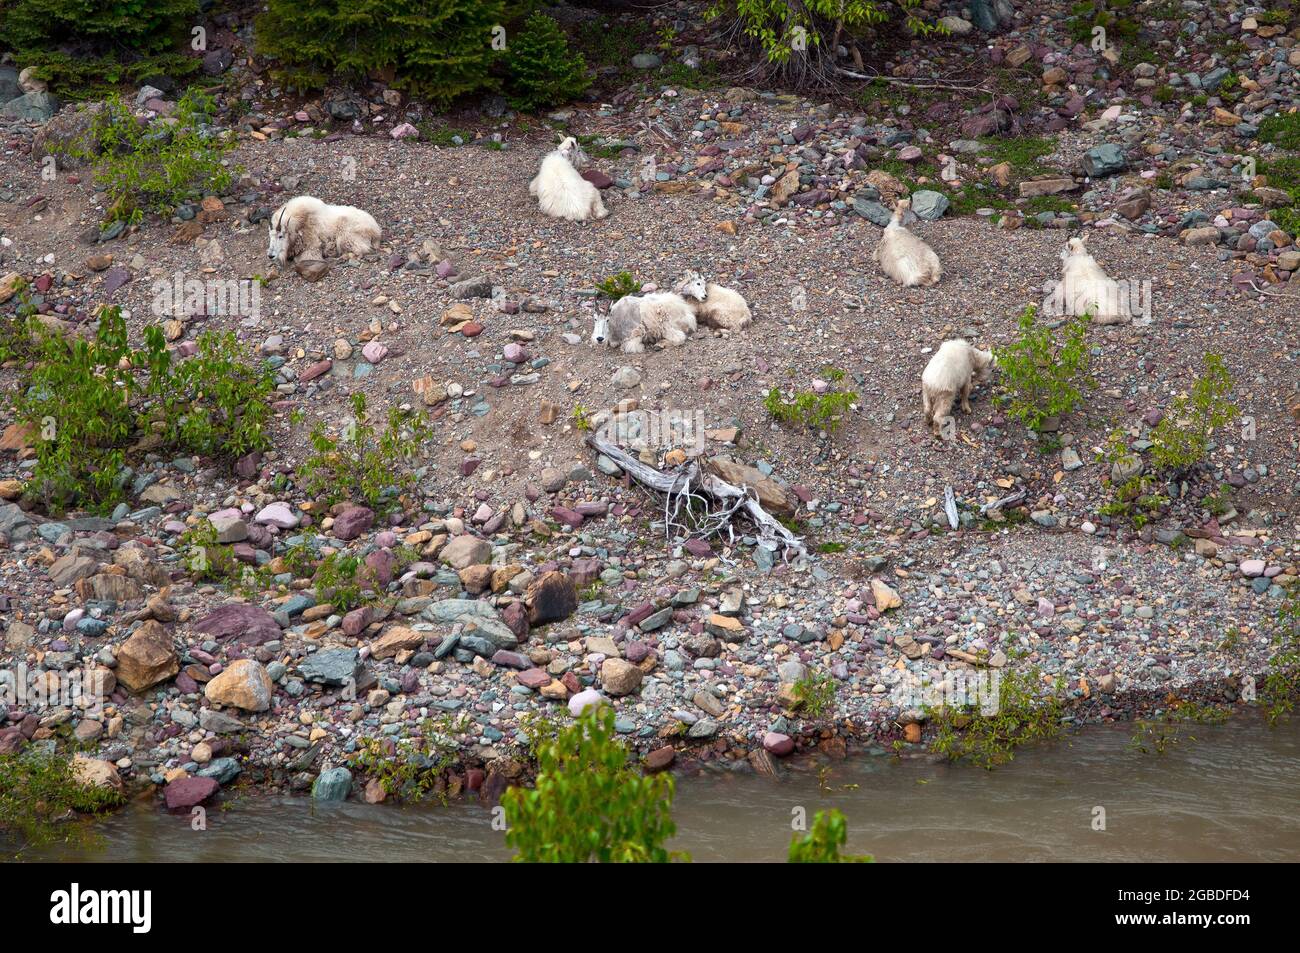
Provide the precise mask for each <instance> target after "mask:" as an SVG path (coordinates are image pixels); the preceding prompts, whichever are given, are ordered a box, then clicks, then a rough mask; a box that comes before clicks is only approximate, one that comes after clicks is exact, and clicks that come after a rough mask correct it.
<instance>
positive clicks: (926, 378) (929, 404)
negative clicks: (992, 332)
mask: <svg viewBox="0 0 1300 953" xmlns="http://www.w3.org/2000/svg"><path fill="white" fill-rule="evenodd" d="M992 374H993V353H992V352H991V351H981V350H980V349H979V348H977V347H974V346H972V345H971V344H968V343H967V342H966V341H964V340H962V339H961V338H956V339H954V340H952V341H944V342H943V344H941V345H940V346H939V350H937V351H935V353H934V357H932V358H930V363H929V364H927V365H925V370H924V371H923V372H922V374H921V406H922V407H923V408H925V422H926V423H927V424H929V425H930V429H931V430H932V431H933V432H934V435H935V436H936V437H937V436H938V435H939V429H940V427H941V426H942V421H943V419H944V418H945V417H947V416H948V415H949V414H951V413H952V404H953V401H954V400H955V399H956V398H957V395H958V394H960V395H961V409H962V410H963V411H965V412H966V413H968V414H969V413H970V412H971V411H970V392H971V387H972V386H974V385H975V384H977V383H979V384H982V383H984V382H985V381H987V380H988V379H989V378H990V377H991V376H992Z"/></svg>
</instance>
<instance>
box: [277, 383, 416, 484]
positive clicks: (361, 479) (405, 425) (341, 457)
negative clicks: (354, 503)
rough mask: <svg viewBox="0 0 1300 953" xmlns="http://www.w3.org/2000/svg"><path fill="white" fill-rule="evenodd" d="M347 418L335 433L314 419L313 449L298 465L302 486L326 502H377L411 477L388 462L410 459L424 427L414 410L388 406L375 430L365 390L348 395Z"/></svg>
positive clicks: (407, 481) (409, 481)
mask: <svg viewBox="0 0 1300 953" xmlns="http://www.w3.org/2000/svg"><path fill="white" fill-rule="evenodd" d="M352 413H353V419H352V420H349V421H348V422H347V424H346V425H345V426H344V428H343V431H342V433H340V434H339V435H338V436H337V437H332V436H330V435H329V434H328V433H327V432H326V430H325V427H324V425H322V424H317V425H316V428H315V429H314V430H312V433H311V438H310V439H311V445H312V448H313V450H314V451H315V452H314V453H312V455H311V456H310V457H308V458H307V461H306V462H305V463H304V464H303V465H302V467H300V468H299V471H298V476H299V478H300V481H301V482H302V485H303V488H304V489H305V490H306V491H307V492H308V493H310V494H311V495H312V496H317V497H321V498H323V499H324V500H325V501H326V502H327V503H331V504H333V503H338V502H340V501H342V500H349V499H364V500H365V501H366V503H367V504H369V505H370V506H372V507H374V506H378V505H379V504H380V503H381V502H382V501H383V500H384V499H385V498H386V496H387V495H388V491H389V490H390V489H396V490H398V491H400V490H402V489H405V488H408V487H410V486H411V485H412V483H413V482H414V478H413V477H411V476H410V475H409V474H400V473H398V472H397V471H396V469H394V467H393V463H394V462H395V461H398V460H411V459H412V458H414V457H415V454H416V452H417V451H418V450H419V447H420V444H422V443H423V442H424V441H425V440H427V439H428V438H429V433H430V431H429V426H428V424H427V423H425V420H424V417H423V415H422V414H420V413H418V412H407V411H402V410H401V409H400V408H397V407H391V408H389V411H388V423H387V426H386V427H385V428H384V429H383V430H382V431H376V429H375V427H374V425H373V424H372V423H371V422H370V421H369V420H368V419H367V417H366V395H365V394H363V393H362V392H361V391H357V392H356V393H355V394H353V395H352Z"/></svg>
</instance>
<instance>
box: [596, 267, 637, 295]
mask: <svg viewBox="0 0 1300 953" xmlns="http://www.w3.org/2000/svg"><path fill="white" fill-rule="evenodd" d="M640 290H641V282H639V281H637V280H636V279H635V278H634V277H632V273H631V272H630V271H620V272H619V273H618V274H617V275H610V276H609V277H608V278H605V279H603V280H601V281H598V282H596V291H597V292H598V293H600V294H601V295H604V296H605V297H606V298H608V299H609V300H610V301H617V300H619V299H620V298H626V297H627V296H628V295H634V294H636V293H637V292H638V291H640Z"/></svg>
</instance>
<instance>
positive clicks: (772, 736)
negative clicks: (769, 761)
mask: <svg viewBox="0 0 1300 953" xmlns="http://www.w3.org/2000/svg"><path fill="white" fill-rule="evenodd" d="M763 748H764V750H766V751H767V752H769V753H770V754H774V755H776V756H777V757H778V758H784V757H785V756H786V755H788V754H789V753H790V752H792V751H794V739H793V738H791V737H790V736H789V735H783V734H781V733H780V732H779V731H769V732H768V733H767V734H765V735H763Z"/></svg>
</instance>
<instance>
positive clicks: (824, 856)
mask: <svg viewBox="0 0 1300 953" xmlns="http://www.w3.org/2000/svg"><path fill="white" fill-rule="evenodd" d="M848 838H849V827H848V823H847V822H846V821H845V819H844V815H843V813H841V812H840V811H838V810H836V809H834V808H832V809H831V810H829V811H818V812H817V814H816V816H814V817H813V825H812V829H811V830H809V831H808V833H807V834H805V835H804V836H803V837H800V836H799V835H798V834H795V835H794V836H793V837H792V838H791V839H790V855H789V857H788V858H787V861H788V862H789V863H791V864H870V863H873V862H874V858H872V856H871V855H870V854H841V853H840V848H841V847H843V846H844V844H845V843H846V842H847V841H848Z"/></svg>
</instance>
